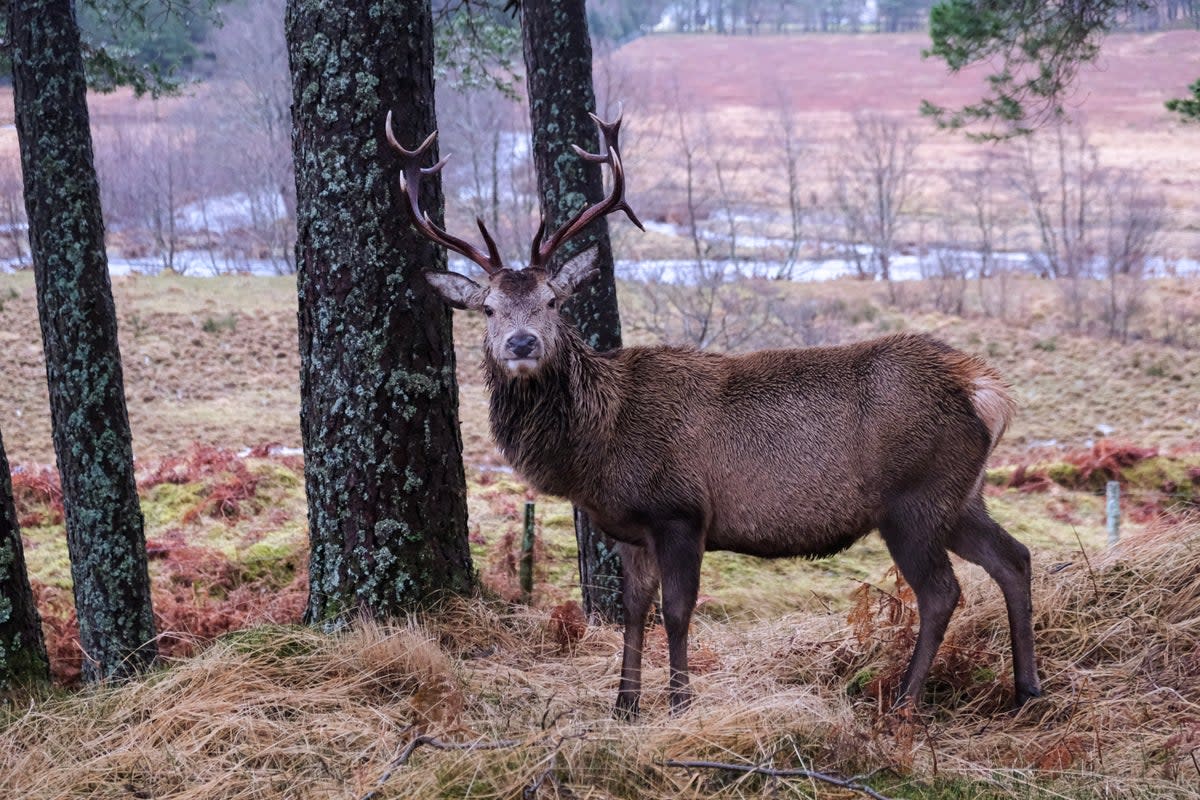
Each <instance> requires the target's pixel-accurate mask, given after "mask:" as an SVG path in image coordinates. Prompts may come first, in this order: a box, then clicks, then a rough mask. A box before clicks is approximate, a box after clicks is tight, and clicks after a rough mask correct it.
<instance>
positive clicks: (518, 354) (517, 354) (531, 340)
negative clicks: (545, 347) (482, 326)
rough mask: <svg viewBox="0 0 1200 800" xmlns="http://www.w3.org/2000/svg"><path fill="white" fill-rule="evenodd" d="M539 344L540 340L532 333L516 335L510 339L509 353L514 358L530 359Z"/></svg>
mask: <svg viewBox="0 0 1200 800" xmlns="http://www.w3.org/2000/svg"><path fill="white" fill-rule="evenodd" d="M537 343H538V339H537V337H536V336H534V335H533V334H532V333H514V334H513V335H512V336H510V337H508V351H509V352H510V353H512V354H513V357H514V358H528V357H529V355H530V353H532V352H533V349H534V348H535V347H537Z"/></svg>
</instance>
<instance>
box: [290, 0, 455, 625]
mask: <svg viewBox="0 0 1200 800" xmlns="http://www.w3.org/2000/svg"><path fill="white" fill-rule="evenodd" d="M286 27H287V41H288V56H289V61H290V64H291V72H292V87H293V107H292V125H293V129H292V146H293V157H294V159H295V165H296V196H297V240H296V263H297V268H298V280H297V288H298V292H299V307H300V308H299V328H300V355H301V365H300V383H301V387H300V388H301V409H300V422H301V432H302V435H303V440H304V456H305V484H306V490H307V494H308V508H309V511H308V521H309V538H310V542H311V560H310V568H309V572H310V575H309V592H310V595H309V603H308V611H307V619H308V620H309V621H310V622H313V623H325V624H333V623H335V622H337V621H338V620H340V619H342V618H344V617H345V616H346V615H348V614H351V613H361V614H366V615H369V616H372V617H387V616H392V615H396V614H400V613H403V612H406V611H408V610H411V609H413V608H415V607H418V606H425V605H429V604H430V603H431V602H433V601H434V600H436V599H437V598H439V597H440V596H441V595H442V594H443V593H446V592H449V593H465V592H468V591H469V590H471V589H472V588H473V586H474V573H473V570H472V567H471V556H470V550H469V546H468V543H467V502H466V480H465V477H464V474H463V464H462V439H461V435H460V433H459V428H458V383H457V379H456V376H455V361H454V346H453V340H452V334H451V327H450V310H449V309H448V308H447V307H446V306H445V305H444V304H443V303H442V301H441V300H440V298H438V297H437V295H436V294H435V293H434V292H433V290H432V288H431V287H430V286H429V285H428V284H427V282H426V281H425V279H424V278H423V276H422V271H423V270H426V269H431V268H432V269H444V268H445V254H444V252H443V251H442V249H441V248H439V247H436V246H435V245H433V244H432V243H431V242H429V241H428V240H426V239H425V238H424V237H423V236H421V235H419V234H418V233H417V232H416V230H415V229H414V228H413V227H412V225H411V224H410V223H409V217H408V214H407V213H406V211H405V207H404V204H403V194H402V193H401V192H400V189H399V184H398V178H399V174H400V170H399V166H398V162H397V160H396V158H395V154H394V153H393V151H392V150H391V148H390V147H389V146H388V144H387V140H386V138H385V136H384V118H385V116H386V114H387V112H388V110H391V111H393V116H394V119H395V123H396V125H395V132H396V137H397V138H398V139H399V140H400V141H401V142H403V143H404V144H405V145H407V146H409V147H415V146H416V145H417V144H419V143H420V142H421V141H422V140H423V139H424V138H425V136H427V135H428V134H429V133H430V132H431V131H433V130H434V129H435V127H436V120H435V117H434V96H433V28H432V17H431V12H430V7H429V2H428V0H424V2H411V3H391V4H383V5H377V4H373V3H367V2H361V0H359V1H357V2H351V3H339V4H329V3H325V2H320V0H291V1H290V2H289V3H288V6H287V18H286ZM434 158H436V156H434V157H433V158H431V159H430V164H432V163H433V161H434ZM422 207H423V208H425V209H427V210H428V211H429V212H430V214H431V215H432V216H433V217H434V219H435V220H440V218H441V215H442V211H441V209H442V194H441V185H440V181H439V180H438V179H437V178H435V177H434V178H430V179H429V180H428V181H427V183H426V185H425V187H424V189H423V192H422Z"/></svg>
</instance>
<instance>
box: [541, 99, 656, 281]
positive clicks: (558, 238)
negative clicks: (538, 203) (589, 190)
mask: <svg viewBox="0 0 1200 800" xmlns="http://www.w3.org/2000/svg"><path fill="white" fill-rule="evenodd" d="M588 116H589V117H591V118H592V120H593V121H595V123H596V127H597V128H599V129H600V140H601V141H600V146H601V150H603V152H602V153H599V154H597V153H589V152H587V151H586V150H584V149H583V148H581V147H579V146H578V145H571V147H573V148H574V149H575V152H576V153H578V154H579V157H580V158H582V159H585V160H587V161H594V162H597V163H600V164H608V165H609V166H610V167H612V173H613V181H612V192H611V193H610V194H609V195H608V197H606V198H604V200H602V201H601V202H599V203H597V204H596V205H594V206H589V207H587V208H584V209H583V210H582V211H580V212H579V213H578V214H576V215H575V217H574V218H572V219H571V221H570V222H568V223H567V224H566V225H564V226H562V227H561V228H559V229H558V232H557V233H555V234H554V235H553V236H551V237H550V241H548V242H546V243H545V244H542V237H543V236H544V235H545V233H546V220H545V219H544V218H543V219H542V223H541V225H539V226H538V232H537V235H536V236H534V237H533V248H532V251H531V252H530V255H529V266H531V267H540V268H541V269H545V268H546V264H547V263H549V261H550V256H552V255H553V254H554V251H555V250H557V249H558V248H559V246H560V245H562V244H563V243H564V242H565V241H567V240H568V239H570V238H571V237H573V236H575V235H576V234H577V233H579V232H580V231H582V230H583V229H584V228H586V227H587V226H588V225H590V224H591V223H592V221H593V220H595V219H597V218H598V217H603V216H604V215H606V214H611V213H612V212H614V211H624V212H625V216H627V217H629V221H630V222H632V223H633V224H634V225H637V226H638V227H639V228H641V229H642V230H645V227H644V226H643V225H642V221H641V220H639V219H638V218H637V214H635V213H633V209H632V208H630V207H629V203H627V202H626V201H625V168H624V167H623V166H621V150H620V145H619V144H618V143H617V137H618V135H620V133H621V115H620V114H617V118H616V119H615V120H613V121H612V122H605V121H604V120H602V119H600V118H599V117H597V116H596V115H595V114H588Z"/></svg>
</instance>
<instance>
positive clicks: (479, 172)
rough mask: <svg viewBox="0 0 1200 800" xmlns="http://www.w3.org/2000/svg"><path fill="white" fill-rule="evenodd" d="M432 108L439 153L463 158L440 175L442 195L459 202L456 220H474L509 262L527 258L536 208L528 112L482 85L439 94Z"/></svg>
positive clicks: (456, 160)
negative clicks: (484, 225) (437, 123)
mask: <svg viewBox="0 0 1200 800" xmlns="http://www.w3.org/2000/svg"><path fill="white" fill-rule="evenodd" d="M438 109H439V114H438V116H439V117H440V118H441V119H443V120H445V122H444V123H443V124H442V125H441V128H440V130H439V134H438V135H439V137H441V146H442V150H443V152H446V153H450V152H453V153H463V154H464V156H463V157H462V158H453V159H451V160H450V162H449V164H448V165H447V170H446V171H445V172H444V173H443V175H444V180H445V187H446V192H447V194H451V193H453V194H455V195H457V196H458V197H459V198H461V200H462V201H463V204H462V205H463V208H462V212H463V214H464V219H463V220H460V222H461V223H463V224H469V223H470V222H471V221H472V220H473V219H474V218H475V217H479V218H480V219H482V220H484V221H485V222H486V223H487V224H488V227H489V229H490V230H491V231H492V232H493V233H494V234H495V236H496V239H497V244H498V245H499V247H500V249H501V252H502V253H504V254H505V255H507V256H509V260H510V261H514V260H515V261H520V260H523V259H525V258H528V256H529V254H528V253H526V252H525V244H526V243H527V242H528V241H529V240H530V239H531V238H532V236H533V229H532V228H533V225H534V221H535V220H536V218H537V210H538V198H537V191H536V185H535V184H536V179H535V177H534V174H533V161H532V158H531V153H530V151H529V141H530V136H529V113H528V112H527V111H525V110H524V109H523V108H522V107H521V106H520V105H518V104H517V103H516V102H514V101H513V100H512V99H510V98H508V97H505V96H504V95H502V94H501V93H500V92H498V91H496V90H495V89H494V88H492V87H487V86H484V87H478V88H469V89H460V90H457V91H446V92H443V93H442V94H440V95H439V100H438ZM455 205H456V206H457V205H458V204H455ZM467 214H469V215H470V218H466V215H467Z"/></svg>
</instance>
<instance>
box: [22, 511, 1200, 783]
mask: <svg viewBox="0 0 1200 800" xmlns="http://www.w3.org/2000/svg"><path fill="white" fill-rule="evenodd" d="M960 572H961V573H962V577H963V583H964V589H965V592H964V596H965V598H966V599H965V601H964V605H963V607H962V608H960V609H959V611H958V613H957V614H956V617H955V620H954V622H953V623H952V625H951V629H950V633H949V635H948V637H947V641H946V643H945V645H944V646H943V649H942V651H941V653H940V654H939V657H938V660H937V662H936V664H935V667H934V671H933V675H932V677H931V682H930V688H929V698H928V701H929V702H927V704H926V705H925V706H924V707H923V708H922V709H921V711H920V713H919V714H915V715H912V714H903V713H892V712H888V711H886V702H885V701H886V699H887V698H888V697H890V694H891V692H892V690H893V689H894V685H895V683H896V681H898V679H899V675H900V672H901V671H902V669H903V667H904V661H905V659H906V658H907V655H908V648H909V646H910V643H911V639H912V636H913V633H914V625H915V622H916V619H915V612H914V611H913V608H912V600H911V593H910V592H909V591H908V590H907V587H905V586H904V585H903V583H902V582H901V581H898V580H897V581H896V585H895V586H889V587H887V588H863V589H861V590H860V591H859V592H858V593H856V595H855V597H854V598H853V600H854V602H853V611H852V612H851V615H850V620H849V621H848V620H847V619H846V618H845V617H844V616H843V615H842V614H840V613H829V614H816V615H814V614H808V615H799V614H798V615H793V616H790V617H787V618H784V619H779V620H774V621H771V622H763V623H754V624H728V623H720V622H715V621H712V620H705V619H703V618H701V619H699V620H698V621H697V623H696V625H695V627H694V630H693V636H692V662H693V668H694V671H695V673H696V674H695V676H694V685H695V690H696V701H695V703H694V705H693V707H692V709H691V710H689V711H688V712H687V713H686V714H684V715H683V716H681V717H679V718H672V717H670V716H669V715H668V714H667V709H666V694H665V684H666V648H665V637H663V635H662V632H661V630H659V629H657V628H655V629H652V630H651V631H650V634H649V636H648V637H647V640H648V644H647V654H646V662H647V672H646V676H645V678H646V692H645V696H644V698H643V703H642V712H643V720H642V721H641V722H639V723H636V724H625V723H620V722H616V721H614V720H612V719H610V717H609V709H610V704H611V702H612V699H613V695H614V692H615V686H616V679H617V669H618V658H619V645H620V634H619V631H617V630H616V629H614V628H605V627H594V628H591V629H589V630H588V631H587V632H586V633H585V634H584V635H583V637H582V638H581V639H579V640H578V641H571V640H569V639H568V640H563V639H562V638H561V637H558V636H556V635H555V631H554V624H553V621H552V614H550V613H548V612H543V611H531V610H527V609H523V608H519V607H516V606H504V605H500V604H497V603H494V602H493V603H489V602H484V601H478V600H477V601H470V602H462V603H459V604H456V605H452V606H450V607H448V608H445V609H442V610H441V611H439V612H437V613H434V614H430V615H428V616H425V617H422V618H419V619H413V620H410V621H408V622H407V623H405V624H396V625H391V626H383V625H378V624H372V623H366V624H360V625H357V626H355V627H353V628H352V629H350V630H346V631H341V632H337V633H332V634H327V633H323V632H321V631H318V630H314V629H308V628H300V627H262V628H256V629H252V630H248V631H242V632H239V633H234V634H229V635H227V636H225V637H223V638H221V639H220V640H218V641H217V642H216V643H215V644H213V645H212V646H210V647H208V648H207V649H205V650H204V651H202V652H201V653H199V654H198V655H196V656H194V657H191V658H186V659H180V660H178V661H176V662H174V663H172V664H170V665H169V666H168V667H166V668H164V669H161V670H159V671H157V672H155V673H153V674H151V675H148V676H145V677H143V678H141V679H139V680H137V681H133V682H130V683H127V684H125V685H119V686H107V687H101V688H96V689H90V690H86V691H82V692H78V693H73V694H56V695H50V696H43V697H38V698H35V699H33V700H29V699H28V698H25V699H19V700H17V699H14V701H13V702H10V703H9V704H8V705H7V706H5V707H3V712H2V714H3V716H0V786H4V787H7V788H6V790H5V791H6V792H8V794H7V795H6V796H12V797H31V798H40V797H75V796H81V797H82V796H86V797H155V798H159V797H172V798H201V797H205V798H207V797H221V798H259V797H262V798H266V797H363V796H366V795H367V794H368V793H370V792H375V793H376V794H375V795H374V796H375V797H414V798H426V797H466V796H470V797H495V798H508V797H595V798H641V797H681V798H710V797H721V798H742V797H757V796H772V797H811V796H820V797H830V796H839V797H840V796H849V795H848V794H846V793H845V792H842V791H841V790H837V789H833V790H831V789H829V788H823V787H821V786H819V785H817V784H814V783H812V782H810V781H807V780H803V779H787V780H779V779H770V778H765V777H762V776H756V775H741V774H735V773H731V772H722V771H713V770H689V769H683V768H679V767H673V766H669V765H668V764H667V762H668V761H669V760H671V759H708V760H713V761H721V762H726V763H732V764H743V765H764V764H770V765H771V766H773V767H776V768H793V767H802V768H806V769H817V770H822V771H825V772H831V773H836V774H839V775H842V776H852V775H861V774H870V775H871V777H870V778H869V779H868V780H867V783H869V784H870V785H872V786H874V787H875V788H876V789H877V790H879V791H882V792H884V793H885V794H887V795H889V796H905V797H1009V796H1013V795H1018V796H1031V797H1147V798H1149V797H1156V798H1157V797H1200V769H1198V768H1197V766H1196V764H1195V761H1194V760H1193V755H1194V754H1196V753H1197V749H1198V748H1200V520H1196V519H1192V520H1188V521H1185V522H1183V523H1174V524H1172V525H1171V526H1170V527H1162V528H1159V529H1152V530H1151V531H1149V532H1147V533H1145V534H1142V535H1140V536H1139V537H1137V538H1130V539H1127V540H1126V541H1124V542H1123V543H1122V544H1121V546H1120V547H1119V548H1117V549H1114V550H1112V551H1110V552H1108V553H1106V554H1104V555H1102V556H1100V557H1098V558H1097V557H1093V558H1092V559H1091V560H1090V561H1088V560H1085V559H1084V558H1083V557H1082V556H1081V557H1080V558H1079V559H1078V560H1077V561H1076V562H1073V563H1070V564H1066V565H1063V564H1048V563H1040V562H1039V561H1038V560H1036V559H1035V573H1036V577H1035V587H1034V588H1035V624H1036V627H1037V644H1038V652H1039V659H1040V670H1041V673H1042V675H1043V678H1044V688H1045V690H1046V696H1045V697H1043V698H1040V699H1038V700H1035V701H1033V702H1031V703H1030V704H1028V705H1027V706H1026V707H1025V708H1024V709H1023V710H1021V711H1020V712H1019V713H1016V714H1012V713H1009V712H1008V711H1007V710H1006V704H1007V702H1008V698H1009V697H1010V696H1011V691H1012V687H1011V678H1009V677H1008V675H1009V669H1010V667H1009V659H1008V650H1009V645H1008V633H1007V625H1006V623H1005V616H1004V611H1003V604H1002V602H1001V600H1000V597H999V592H998V591H997V590H996V589H995V587H994V586H992V585H991V584H990V582H988V581H987V580H986V578H985V577H984V576H983V575H982V573H980V572H978V571H972V570H960ZM564 641H566V642H567V643H566V644H564V643H563V642H564ZM418 736H427V737H433V738H435V739H436V741H435V742H434V743H432V744H426V745H425V746H418V747H415V748H414V747H411V746H410V745H411V744H412V743H413V741H414V739H416V738H417V737H418ZM485 746H486V747H485ZM406 747H408V750H407V751H406ZM401 754H404V758H403V759H401V761H402V762H403V763H397V756H398V755H401ZM385 776H386V779H384V778H385ZM381 781H382V782H381ZM830 792H832V794H831V793H830ZM839 792H841V793H840V794H839Z"/></svg>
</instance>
